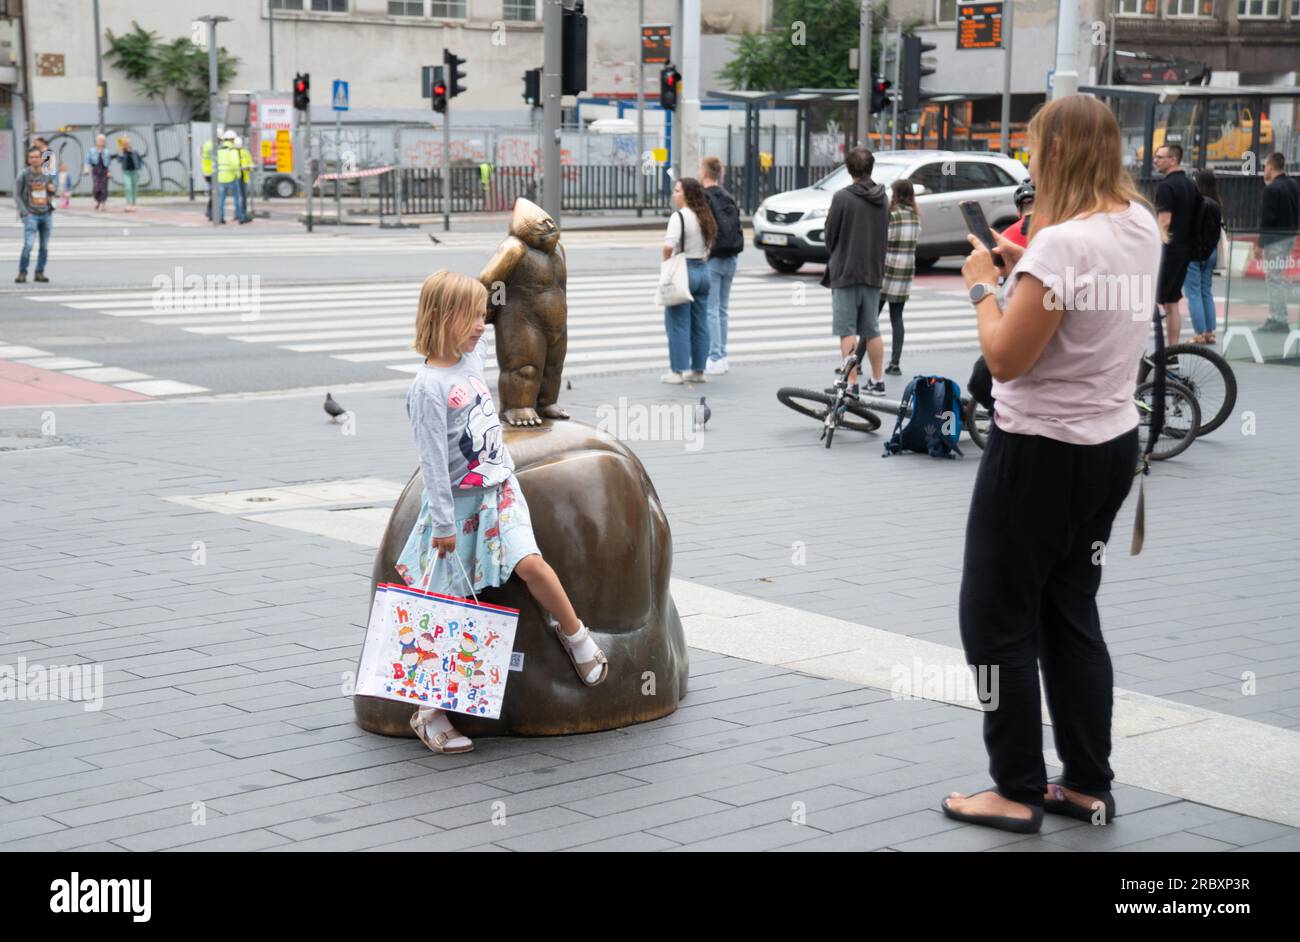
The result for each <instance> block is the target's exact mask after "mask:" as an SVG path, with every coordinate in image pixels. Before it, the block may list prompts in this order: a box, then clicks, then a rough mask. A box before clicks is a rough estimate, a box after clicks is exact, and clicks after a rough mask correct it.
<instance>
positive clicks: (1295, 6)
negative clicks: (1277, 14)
mask: <svg viewBox="0 0 1300 942" xmlns="http://www.w3.org/2000/svg"><path fill="white" fill-rule="evenodd" d="M1291 22H1292V23H1296V22H1300V0H1291Z"/></svg>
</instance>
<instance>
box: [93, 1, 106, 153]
mask: <svg viewBox="0 0 1300 942" xmlns="http://www.w3.org/2000/svg"><path fill="white" fill-rule="evenodd" d="M103 88H104V58H103V56H102V55H101V54H100V50H99V0H95V106H96V108H97V109H98V111H99V118H98V120H97V121H96V123H95V133H96V134H103V133H104V95H103Z"/></svg>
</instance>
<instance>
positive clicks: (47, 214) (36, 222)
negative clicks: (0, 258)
mask: <svg viewBox="0 0 1300 942" xmlns="http://www.w3.org/2000/svg"><path fill="white" fill-rule="evenodd" d="M44 160H45V155H44V154H43V153H42V152H41V149H40V148H39V147H33V148H31V149H30V150H28V151H27V166H26V167H25V168H23V171H22V173H20V174H18V179H17V180H15V181H14V203H16V204H17V206H18V215H19V217H20V218H21V219H22V221H23V253H22V255H21V256H20V257H19V259H18V277H17V278H15V279H14V281H16V282H18V283H20V284H21V283H22V282H24V281H26V280H27V265H28V262H29V261H30V260H31V257H32V243H33V242H37V241H39V242H40V249H39V251H38V252H37V253H36V280H37V281H49V280H50V279H48V278H46V277H45V258H46V254H47V247H48V245H49V241H50V222H51V220H52V218H53V215H52V214H53V213H54V194H55V193H56V192H57V190H58V187H57V186H56V184H55V182H54V177H53V176H52V175H51V174H48V173H46V172H45V168H44V166H43V163H44Z"/></svg>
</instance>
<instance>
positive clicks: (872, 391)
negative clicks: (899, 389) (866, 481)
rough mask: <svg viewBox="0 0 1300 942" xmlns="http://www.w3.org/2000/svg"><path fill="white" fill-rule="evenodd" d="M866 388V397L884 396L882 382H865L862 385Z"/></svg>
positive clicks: (883, 383) (883, 382) (883, 384)
mask: <svg viewBox="0 0 1300 942" xmlns="http://www.w3.org/2000/svg"><path fill="white" fill-rule="evenodd" d="M863 385H864V386H866V388H867V395H868V396H883V395H884V394H885V381H884V380H870V379H869V380H867V381H866V382H865V383H864V384H863Z"/></svg>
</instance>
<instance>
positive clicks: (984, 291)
mask: <svg viewBox="0 0 1300 942" xmlns="http://www.w3.org/2000/svg"><path fill="white" fill-rule="evenodd" d="M997 293H998V287H997V285H991V284H989V283H988V282H987V281H981V282H980V283H979V284H977V285H971V286H970V303H971V304H979V303H980V302H981V301H983V300H984V298H985V297H987V296H988V295H990V294H994V295H995V294H997Z"/></svg>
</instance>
